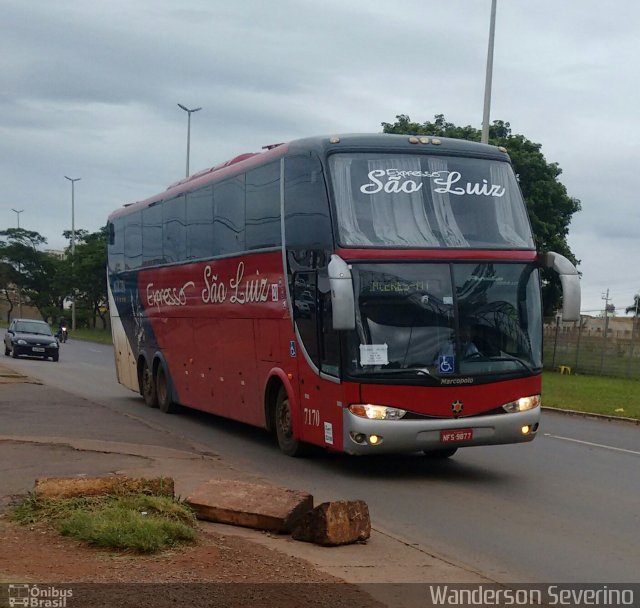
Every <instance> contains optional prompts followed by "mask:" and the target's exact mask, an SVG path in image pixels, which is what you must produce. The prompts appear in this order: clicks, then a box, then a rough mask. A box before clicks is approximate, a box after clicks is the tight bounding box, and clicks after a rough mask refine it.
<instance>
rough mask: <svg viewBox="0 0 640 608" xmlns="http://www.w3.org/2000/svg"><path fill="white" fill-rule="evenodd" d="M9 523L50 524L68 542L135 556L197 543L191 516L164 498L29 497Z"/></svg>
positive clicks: (139, 496)
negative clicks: (79, 541)
mask: <svg viewBox="0 0 640 608" xmlns="http://www.w3.org/2000/svg"><path fill="white" fill-rule="evenodd" d="M10 517H11V519H13V520H14V521H16V522H18V523H21V524H25V525H27V524H33V523H36V522H41V521H46V522H49V523H51V524H52V525H54V526H55V527H56V529H57V530H58V531H59V532H60V533H61V534H63V535H64V536H72V537H74V538H77V539H80V540H83V541H85V542H87V543H88V544H90V545H93V546H96V547H102V548H108V549H117V550H123V551H132V552H135V553H155V552H157V551H160V550H162V549H166V548H169V547H173V546H175V545H178V544H182V543H190V542H193V541H194V540H195V538H196V518H195V516H194V514H193V512H192V511H191V510H190V509H189V508H188V507H187V506H186V505H184V504H182V503H180V502H178V501H176V500H173V499H171V498H167V497H164V496H149V495H146V494H128V495H123V496H99V497H91V498H69V499H58V500H39V499H37V498H36V497H35V496H33V495H30V496H29V497H27V498H26V499H25V500H23V501H22V502H21V503H20V504H18V505H17V506H16V507H14V508H13V510H12V511H11V513H10Z"/></svg>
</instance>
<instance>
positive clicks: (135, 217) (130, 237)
mask: <svg viewBox="0 0 640 608" xmlns="http://www.w3.org/2000/svg"><path fill="white" fill-rule="evenodd" d="M124 224H125V225H124V269H125V270H134V269H136V268H139V267H140V266H141V264H142V213H141V212H140V211H135V212H134V213H131V214H130V215H128V216H127V217H126V218H125V219H124Z"/></svg>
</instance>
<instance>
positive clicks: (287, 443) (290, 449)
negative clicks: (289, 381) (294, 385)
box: [275, 388, 305, 456]
mask: <svg viewBox="0 0 640 608" xmlns="http://www.w3.org/2000/svg"><path fill="white" fill-rule="evenodd" d="M275 426H276V436H277V437H278V445H279V446H280V450H281V451H282V453H283V454H286V455H287V456H302V455H303V454H304V452H305V449H304V448H305V446H304V444H303V443H302V442H301V441H300V440H299V439H298V438H296V436H295V434H294V432H293V417H292V416H291V405H290V404H289V396H288V395H287V391H286V390H285V389H284V388H281V389H280V392H279V393H278V400H277V401H276V425H275Z"/></svg>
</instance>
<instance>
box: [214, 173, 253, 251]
mask: <svg viewBox="0 0 640 608" xmlns="http://www.w3.org/2000/svg"><path fill="white" fill-rule="evenodd" d="M213 203H214V206H215V213H214V218H215V219H214V224H213V243H214V255H228V254H230V253H239V252H241V251H244V233H245V230H244V224H245V218H244V175H239V176H238V177H234V178H232V179H228V180H226V181H224V182H220V183H219V184H215V185H214V187H213Z"/></svg>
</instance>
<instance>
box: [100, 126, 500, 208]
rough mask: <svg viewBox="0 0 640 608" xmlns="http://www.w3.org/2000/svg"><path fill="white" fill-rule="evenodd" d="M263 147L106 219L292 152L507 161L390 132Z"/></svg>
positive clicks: (494, 150)
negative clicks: (397, 154) (395, 153)
mask: <svg viewBox="0 0 640 608" xmlns="http://www.w3.org/2000/svg"><path fill="white" fill-rule="evenodd" d="M263 150H264V151H263V152H249V153H245V154H240V155H238V156H235V157H234V158H232V159H230V160H228V161H225V162H223V163H220V164H218V165H215V166H213V167H211V168H209V169H204V170H203V171H199V172H198V173H195V174H193V175H190V176H189V177H185V178H183V179H182V180H179V181H177V182H174V183H173V184H171V185H169V186H168V187H167V189H166V190H165V191H164V192H160V193H158V194H156V195H154V196H151V197H149V198H147V199H144V200H142V201H138V202H136V203H129V204H126V205H124V206H123V207H121V208H120V209H117V210H116V211H114V212H113V213H112V214H111V215H110V216H109V219H112V218H114V217H117V216H120V215H125V214H127V213H129V212H131V211H134V210H139V209H142V208H144V207H147V206H148V205H150V204H152V203H154V202H156V201H159V200H163V199H166V198H170V197H173V196H177V195H178V194H180V193H181V192H186V191H189V190H192V189H194V188H198V187H201V186H205V185H207V184H209V183H213V182H216V181H219V180H221V179H223V178H225V177H231V176H233V175H236V174H238V173H242V172H243V171H247V170H249V169H251V168H253V167H257V166H260V165H262V164H265V163H267V162H270V161H273V160H276V159H278V158H281V157H282V156H285V155H286V154H288V153H290V154H295V153H301V152H309V151H313V152H315V153H316V154H318V155H319V156H320V157H321V158H323V157H325V156H326V155H327V154H331V153H335V152H362V151H366V150H377V151H381V152H389V153H393V152H402V153H413V154H434V155H436V154H437V155H445V156H446V155H456V156H457V155H460V156H475V157H481V158H491V159H495V160H506V161H508V160H509V156H508V154H507V151H506V149H505V148H498V147H496V146H491V145H488V144H481V143H478V142H474V141H468V140H465V139H453V138H449V137H436V136H432V135H398V134H391V133H349V134H337V135H323V136H315V137H306V138H303V139H296V140H293V141H291V142H289V143H283V144H271V145H267V146H263Z"/></svg>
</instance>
